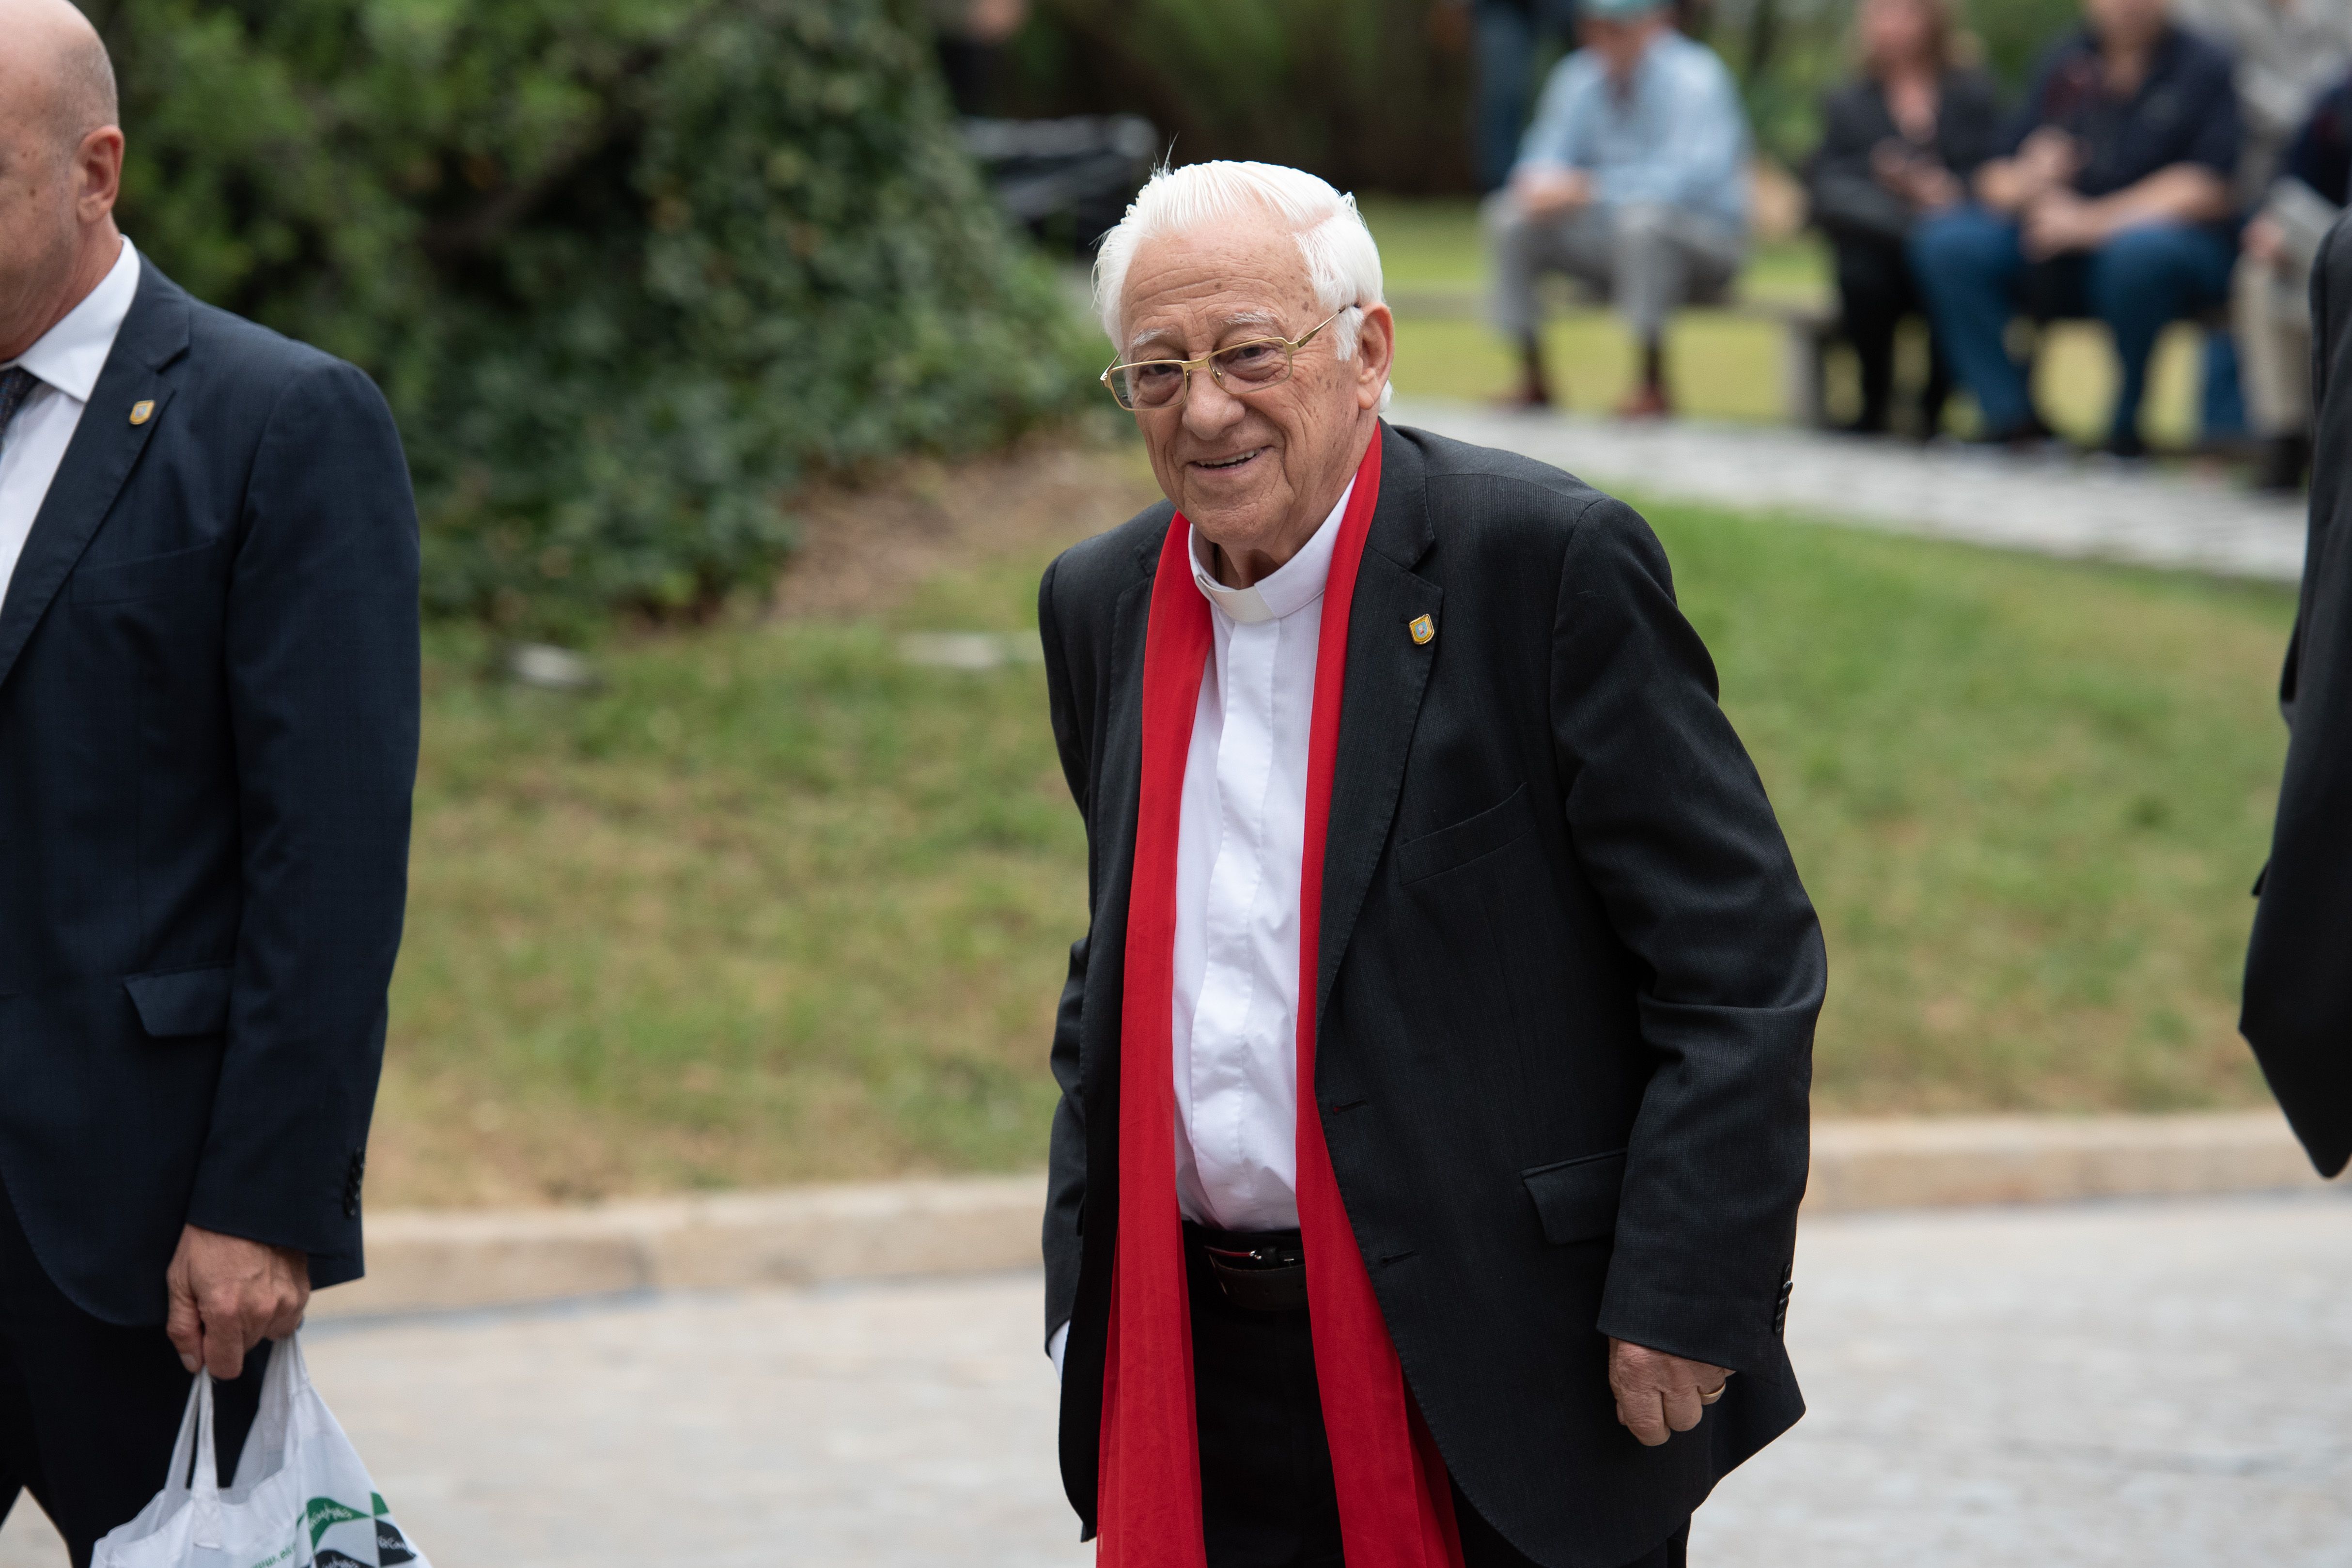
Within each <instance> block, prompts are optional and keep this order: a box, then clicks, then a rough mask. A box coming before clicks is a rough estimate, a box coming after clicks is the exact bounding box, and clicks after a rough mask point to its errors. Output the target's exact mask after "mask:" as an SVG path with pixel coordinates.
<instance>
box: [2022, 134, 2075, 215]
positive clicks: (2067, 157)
mask: <svg viewBox="0 0 2352 1568" xmlns="http://www.w3.org/2000/svg"><path fill="white" fill-rule="evenodd" d="M2017 167H2018V172H2020V173H2021V174H2023V175H2024V176H2025V178H2026V180H2027V181H2028V182H2029V183H2031V184H2032V186H2033V189H2032V191H2031V192H2030V193H2028V199H2029V200H2031V199H2032V197H2033V196H2039V195H2042V194H2045V193H2048V192H2051V191H2054V190H2058V189H2060V188H2061V187H2063V186H2067V185H2072V184H2073V183H2074V176H2075V175H2077V174H2079V173H2081V172H2083V145H2082V143H2081V142H2079V141H2075V140H2074V138H2073V137H2071V136H2069V135H2067V134H2066V133H2065V132H2064V131H2061V130H2059V129H2058V128H2057V127H2056V126H2054V125H2045V126H2043V127H2042V129H2041V130H2039V131H2035V132H2034V133H2033V134H2032V135H2031V136H2029V137H2027V138H2026V139H2025V141H2024V142H2023V143H2022V144H2021V146H2020V147H2019V148H2018V150H2017Z"/></svg>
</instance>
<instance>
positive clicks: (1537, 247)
mask: <svg viewBox="0 0 2352 1568" xmlns="http://www.w3.org/2000/svg"><path fill="white" fill-rule="evenodd" d="M1582 32H1583V37H1584V46H1585V47H1582V48H1580V49H1579V50H1577V52H1576V53H1574V54H1572V55H1570V56H1569V57H1568V58H1566V59H1564V60H1562V61H1560V62H1559V66H1558V67H1556V68H1554V69H1553V71H1552V74H1551V80H1550V81H1549V83H1547V84H1546V85H1545V87H1544V94H1543V101H1542V103H1541V104H1540V105H1539V106H1538V109H1537V111H1536V122H1535V124H1534V125H1533V126H1532V127H1531V128H1530V129H1529V130H1528V135H1527V141H1526V143H1525V145H1524V147H1523V148H1522V149H1521V152H1520V154H1519V161H1518V163H1517V166H1516V167H1514V168H1513V169H1512V171H1511V180H1510V183H1509V185H1508V186H1507V188H1506V189H1504V190H1502V191H1500V192H1498V193H1496V195H1494V196H1493V197H1492V198H1490V199H1489V200H1488V202H1487V204H1486V227H1487V234H1488V243H1489V245H1490V246H1491V247H1492V249H1493V252H1494V258H1495V296H1494V309H1495V320H1496V326H1497V327H1499V328H1500V329H1502V330H1503V332H1504V333H1505V334H1506V335H1507V336H1508V337H1509V338H1510V339H1511V340H1512V341H1513V342H1514V343H1515V344H1516V345H1517V348H1518V350H1519V356H1520V367H1521V376H1520V382H1519V390H1518V392H1517V393H1516V394H1515V396H1514V397H1513V399H1512V401H1513V402H1516V403H1517V404H1518V405H1520V406H1522V407H1542V406H1545V405H1547V404H1549V402H1551V401H1552V398H1551V386H1550V382H1549V379H1548V378H1547V377H1546V375H1545V373H1544V363H1543V341H1542V337H1541V331H1542V326H1543V304H1542V301H1541V299H1540V298H1538V295H1537V291H1536V286H1537V282H1538V278H1539V277H1541V276H1542V274H1544V273H1546V272H1564V273H1566V274H1567V275H1568V276H1569V277H1573V278H1576V279H1578V280H1579V281H1580V282H1583V283H1586V284H1588V285H1590V286H1591V287H1594V288H1597V289H1600V290H1601V291H1602V292H1603V293H1605V294H1606V295H1607V297H1608V298H1610V300H1611V301H1612V303H1613V304H1614V305H1615V306H1616V308H1617V313H1618V314H1619V315H1620V316H1622V318H1624V320H1625V324H1626V325H1627V326H1628V327H1629V328H1631V329H1633V334H1634V336H1635V338H1636V339H1637V340H1639V341H1640V343H1641V346H1642V381H1641V385H1640V387H1639V388H1638V390H1636V391H1635V392H1634V393H1633V395H1632V396H1631V397H1630V398H1628V399H1627V400H1626V401H1625V402H1624V403H1623V404H1622V405H1621V406H1620V407H1619V409H1618V413H1621V414H1622V415H1624V416H1626V417H1628V418H1656V417H1660V416H1663V415H1664V414H1666V413H1670V412H1671V407H1672V405H1671V402H1670V401H1669V399H1668V397H1667V395H1666V384H1665V330H1666V319H1667V317H1668V316H1670V315H1671V314H1673V312H1674V311H1675V310H1676V309H1678V308H1681V307H1682V306H1684V305H1687V304H1690V303H1693V302H1694V301H1705V300H1709V299H1714V298H1721V297H1722V295H1723V294H1724V293H1725V291H1726V290H1727V289H1728V288H1729V287H1730V286H1731V282H1732V279H1733V278H1734V277H1738V272H1739V266H1740V263H1741V262H1742V261H1743V260H1744V259H1745V258H1746V256H1747V249H1748V120H1747V117H1746V114H1745V111H1744V110H1742V108H1741V105H1740V100H1739V89H1738V87H1737V86H1736V85H1734V83H1733V82H1732V79H1731V73H1730V72H1729V71H1727V70H1726V69H1725V68H1724V66H1723V62H1722V61H1721V60H1720V59H1718V58H1717V57H1716V55H1715V52H1714V51H1713V50H1711V49H1709V48H1708V47H1706V45H1704V44H1699V43H1695V42H1693V41H1692V40H1691V39H1689V38H1687V37H1684V36H1683V35H1682V34H1680V33H1678V32H1676V31H1675V28H1674V21H1673V17H1672V16H1671V14H1670V13H1669V12H1668V11H1667V10H1666V9H1665V8H1664V6H1663V5H1661V4H1660V0H1587V4H1586V5H1585V7H1584V21H1583V24H1582Z"/></svg>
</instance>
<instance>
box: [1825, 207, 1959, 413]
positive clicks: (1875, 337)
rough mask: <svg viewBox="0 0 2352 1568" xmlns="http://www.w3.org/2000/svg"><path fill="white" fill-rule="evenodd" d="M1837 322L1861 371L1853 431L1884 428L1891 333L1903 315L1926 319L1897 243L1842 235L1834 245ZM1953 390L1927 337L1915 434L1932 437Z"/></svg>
mask: <svg viewBox="0 0 2352 1568" xmlns="http://www.w3.org/2000/svg"><path fill="white" fill-rule="evenodd" d="M1835 251H1836V258H1837V282H1838V324H1839V329H1840V330H1841V331H1842V332H1843V334H1844V336H1845V340H1846V341H1847V342H1849V343H1851V344H1853V355H1854V358H1855V359H1856V360H1857V361H1860V364H1861V370H1862V415H1861V417H1860V418H1859V419H1858V420H1856V421H1855V423H1856V425H1857V427H1858V428H1860V429H1863V430H1869V431H1883V430H1885V429H1886V428H1887V427H1888V425H1889V424H1890V423H1891V418H1890V416H1891V414H1892V412H1893V409H1894V403H1895V329H1896V328H1898V327H1900V326H1901V325H1902V324H1903V319H1904V318H1905V317H1906V316H1917V317H1919V318H1921V319H1926V317H1927V305H1926V303H1925V302H1924V301H1923V300H1922V299H1921V298H1920V295H1919V288H1918V285H1917V284H1916V282H1914V281H1913V279H1912V277H1911V262H1910V258H1909V257H1908V256H1906V255H1905V254H1904V250H1903V246H1902V245H1901V244H1900V243H1898V242H1895V241H1892V240H1870V239H1862V238H1857V237H1854V236H1853V235H1839V236H1838V238H1837V240H1836V242H1835ZM1951 392H1952V372H1951V369H1950V367H1949V366H1948V365H1947V364H1945V362H1944V355H1943V350H1941V349H1940V348H1938V347H1937V346H1936V345H1935V343H1934V340H1933V337H1932V335H1931V336H1930V339H1929V348H1928V363H1927V387H1926V389H1925V390H1924V392H1923V394H1922V396H1921V399H1920V403H1921V407H1920V434H1923V435H1933V434H1935V433H1936V429H1937V425H1938V424H1939V423H1942V420H1943V416H1944V404H1945V402H1947V401H1948V399H1949V398H1950V396H1951Z"/></svg>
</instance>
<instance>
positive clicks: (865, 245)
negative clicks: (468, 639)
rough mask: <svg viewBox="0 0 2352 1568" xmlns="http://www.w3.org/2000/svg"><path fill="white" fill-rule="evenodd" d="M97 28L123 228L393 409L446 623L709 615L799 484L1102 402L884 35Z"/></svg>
mask: <svg viewBox="0 0 2352 1568" xmlns="http://www.w3.org/2000/svg"><path fill="white" fill-rule="evenodd" d="M89 4H90V5H91V9H92V12H93V16H94V18H95V19H96V20H98V21H99V22H100V24H101V26H102V27H103V28H104V31H105V33H106V36H107V38H108V41H109V44H110V47H111V48H112V49H113V51H114V55H115V59H116V62H117V65H118V68H119V70H120V72H121V78H122V82H123V89H124V99H125V107H124V122H125V125H126V127H127V129H128V131H129V132H130V138H131V162H130V165H129V168H128V170H127V172H126V174H125V182H124V183H125V189H124V197H123V204H122V206H123V223H124V226H125V228H126V229H127V231H128V232H130V233H131V235H132V236H133V237H134V238H135V239H136V240H137V241H138V242H139V244H140V246H142V249H143V250H145V251H146V253H147V254H149V255H150V256H153V257H154V258H155V260H156V261H157V263H158V264H159V265H161V266H162V267H163V268H164V270H166V271H167V272H169V273H171V274H172V275H173V276H174V277H176V278H178V280H179V281H180V282H182V283H183V284H184V285H186V286H187V287H189V288H191V289H192V290H193V291H194V292H195V293H196V294H197V295H199V296H200V297H202V298H206V299H209V300H211V301H213V302H215V303H216V304H219V305H222V306H225V307H226V308H229V309H232V310H236V311H238V312H239V313H241V314H244V315H247V316H250V317H253V318H255V319H258V320H261V321H263V322H266V323H268V325H270V326H272V327H276V328H278V329H281V330H283V331H286V332H289V333H290V334H292V335H294V336H297V337H300V338H303V339H306V340H310V341H312V342H315V343H318V344H319V345H320V346H321V347H323V348H326V349H328V350H331V351H333V352H335V353H338V354H341V355H343V356H345V357H347V358H349V359H352V360H353V361H357V362H358V363H359V364H361V365H362V366H364V367H365V368H366V369H367V370H369V371H372V372H373V374H374V375H375V376H376V377H377V378H378V380H379V381H380V382H382V383H383V387H384V390H385V392H386V393H387V394H388V396H389V397H390V399H391V401H392V403H393V407H394V412H395V413H396V414H397V415H398V417H399V420H400V424H401V429H402V432H403V434H404V436H405V438H406V440H407V442H408V444H409V455H410V460H411V463H412V465H413V466H414V469H415V476H416V481H417V488H418V496H419V500H420V503H421V506H422V508H423V513H424V517H425V531H426V558H425V599H426V604H427V608H428V609H429V610H431V611H434V612H443V613H459V614H478V615H485V616H488V618H490V619H491V620H493V621H494V622H499V623H501V624H505V625H509V626H514V627H518V628H536V629H541V630H561V629H567V628H569V629H576V628H577V627H579V626H580V625H582V624H583V623H585V622H589V621H591V620H593V618H594V617H595V616H596V615H598V614H601V613H602V612H605V611H607V610H609V609H611V608H613V607H615V606H623V607H638V608H644V609H648V610H653V611H656V612H662V611H674V610H677V609H682V608H688V607H692V606H696V605H698V604H705V603H709V602H710V601H713V600H714V599H716V598H717V597H719V596H720V595H722V594H724V593H725V592H727V591H729V590H730V589H731V588H733V587H735V586H737V585H739V584H743V583H746V582H750V581H752V580H756V579H757V578H758V577H759V575H760V574H761V573H763V572H764V571H766V570H770V569H772V566H773V565H774V564H775V562H776V561H777V559H778V558H779V556H780V553H781V552H782V550H783V549H784V548H785V546H786V545H787V543H788V540H789V524H788V519H787V517H786V515H785V513H784V511H783V510H782V507H781V506H780V501H781V499H782V497H784V496H785V495H786V494H787V493H788V492H789V491H790V489H791V488H792V486H793V485H794V484H795V483H796V482H797V481H799V480H800V479H802V478H803V476H806V475H808V474H809V473H811V472H812V471H816V470H824V469H834V468H840V467H845V466H852V465H864V464H871V463H873V462H876V461H877V460H882V459H887V458H888V457H890V456H891V455H894V454H897V453H900V452H904V451H907V450H908V449H910V448H930V449H954V448H959V447H967V446H971V445H975V444H983V443H989V442H993V441H997V440H1000V439H1002V438H1003V437H1004V436H1005V435H1007V434H1010V433H1011V432H1012V431H1013V430H1014V429H1015V428H1017V427H1018V426H1020V425H1022V424H1024V423H1027V422H1031V421H1034V420H1035V419H1038V418H1040V417H1042V416H1045V415H1046V414H1049V413H1054V412H1055V411H1057V410H1059V409H1062V408H1064V407H1066V406H1068V405H1069V404H1070V402H1071V401H1072V400H1073V399H1074V398H1075V397H1076V396H1078V395H1079V394H1080V393H1081V392H1082V390H1083V388H1084V381H1085V367H1086V365H1087V350H1086V349H1085V347H1084V344H1085V342H1086V335H1085V331H1084V328H1083V326H1082V325H1081V324H1080V323H1078V322H1077V321H1076V320H1075V319H1073V313H1072V312H1071V311H1070V310H1069V309H1068V308H1066V305H1065V304H1064V303H1063V301H1062V299H1061V298H1060V296H1059V293H1058V290H1057V287H1056V286H1055V281H1054V279H1053V277H1051V276H1050V274H1049V273H1048V272H1047V271H1046V270H1045V267H1044V266H1043V264H1042V263H1040V262H1039V261H1037V260H1036V259H1034V257H1033V256H1030V255H1029V254H1028V252H1027V250H1026V248H1025V246H1024V245H1023V243H1022V242H1021V241H1019V240H1018V239H1017V238H1016V237H1014V236H1013V235H1012V234H1011V232H1010V230H1009V229H1008V227H1007V225H1005V224H1004V223H1003V221H1002V220H1001V219H1000V218H999V216H998V215H997V214H996V213H995V211H994V209H993V208H992V205H991V204H990V203H989V201H988V199H987V197H986V195H985V193H983V191H982V189H981V187H980V185H979V183H978V182H977V180H976V179H975V177H974V175H973V173H972V171H971V167H970V165H969V163H968V162H967V160H966V159H965V158H964V157H963V156H962V154H961V151H960V150H959V148H958V147H957V145H956V142H955V140H954V132H953V129H952V126H951V124H950V120H949V117H948V110H947V107H946V104H945V101H944V94H943V92H942V91H941V90H940V88H939V86H938V84H937V82H936V80H935V74H936V73H935V71H934V68H933V66H932V62H931V58H930V55H929V47H928V38H927V37H926V35H925V34H924V33H923V31H922V30H921V26H920V24H919V20H918V19H917V18H916V17H914V16H912V14H911V13H909V12H906V11H903V10H902V9H901V8H900V6H899V5H897V4H895V3H886V0H117V3H115V4H114V5H112V7H111V9H110V10H109V8H108V5H107V0H89Z"/></svg>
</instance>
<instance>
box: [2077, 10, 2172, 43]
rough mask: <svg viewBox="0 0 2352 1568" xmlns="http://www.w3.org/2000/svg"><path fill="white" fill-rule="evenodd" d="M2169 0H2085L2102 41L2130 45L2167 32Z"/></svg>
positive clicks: (2085, 11)
mask: <svg viewBox="0 0 2352 1568" xmlns="http://www.w3.org/2000/svg"><path fill="white" fill-rule="evenodd" d="M2171 10H2172V7H2171V5H2170V4H2169V0H2084V5H2083V15H2084V17H2086V18H2087V19H2088V20H2089V22H2090V24H2091V31H2093V32H2095V33H2096V34H2097V35H2098V36H2099V38H2100V40H2101V41H2102V42H2104V43H2107V44H2113V45H2121V46H2124V47H2131V46H2134V45H2138V44H2145V43H2147V42H2148V41H2149V40H2151V39H2153V38H2154V37H2156V36H2157V35H2158V34H2159V33H2161V32H2163V31H2164V26H2165V23H2166V22H2167V21H2168V19H2169V18H2170V16H2171Z"/></svg>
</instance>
